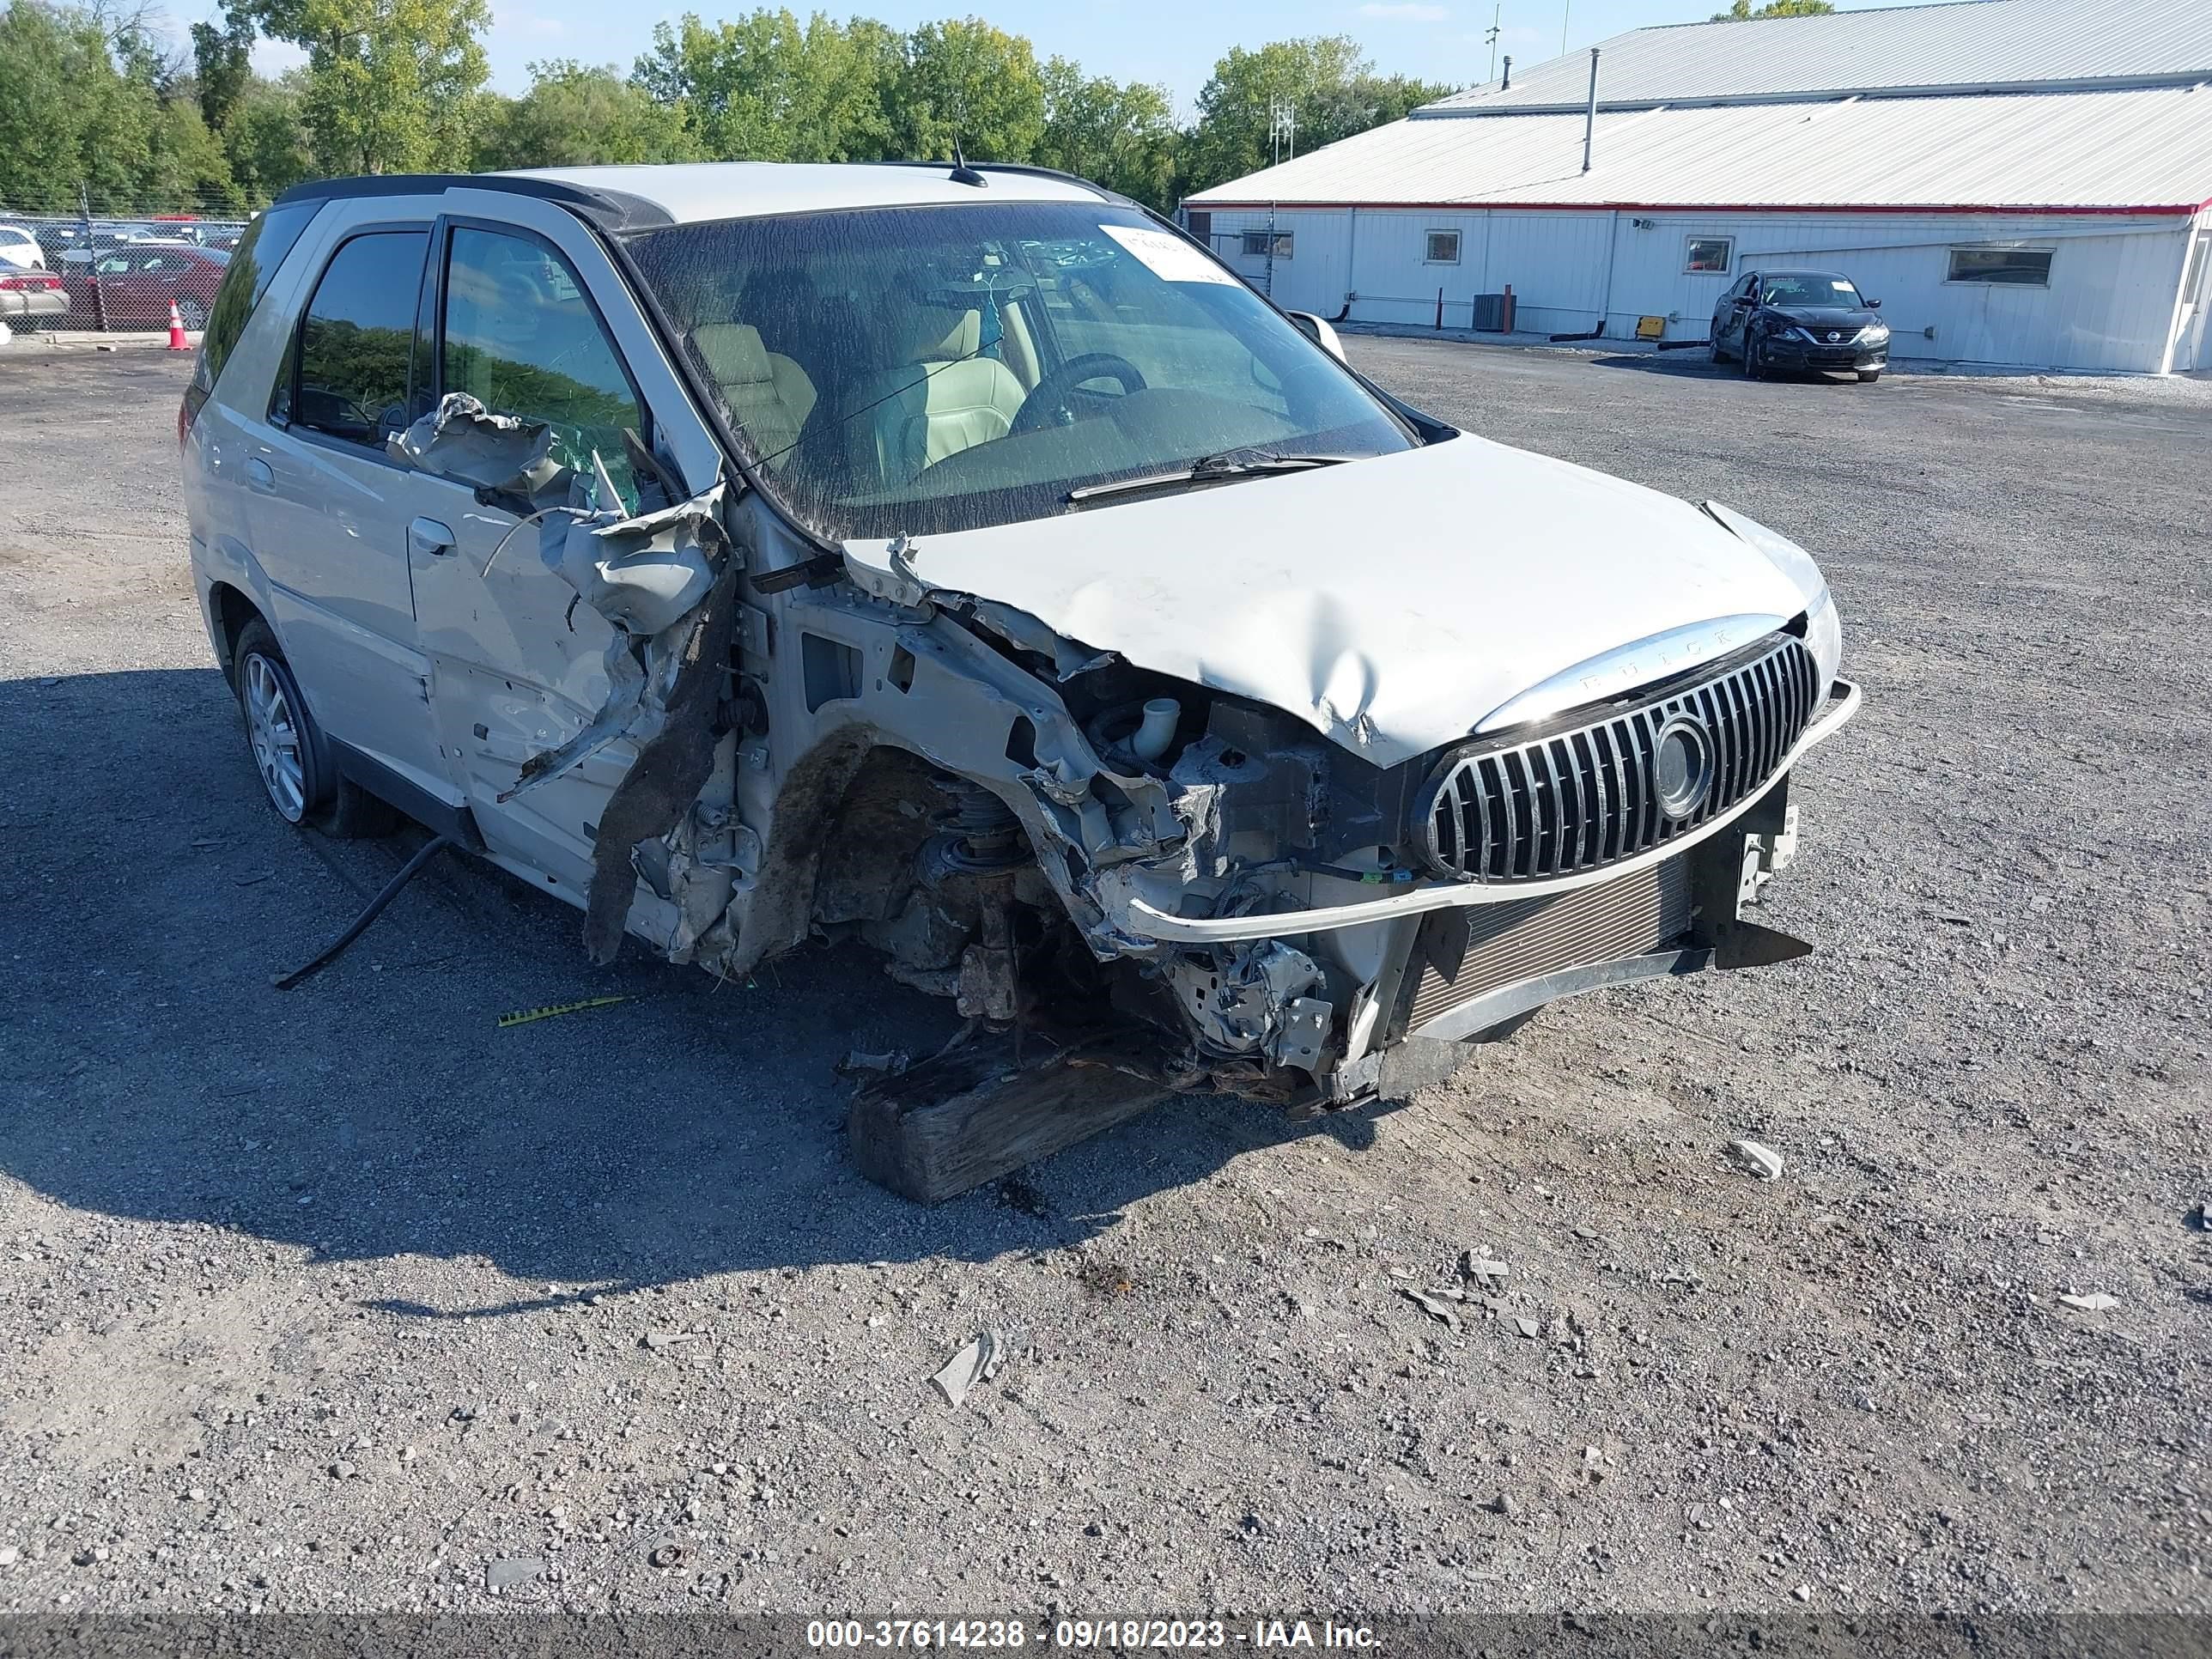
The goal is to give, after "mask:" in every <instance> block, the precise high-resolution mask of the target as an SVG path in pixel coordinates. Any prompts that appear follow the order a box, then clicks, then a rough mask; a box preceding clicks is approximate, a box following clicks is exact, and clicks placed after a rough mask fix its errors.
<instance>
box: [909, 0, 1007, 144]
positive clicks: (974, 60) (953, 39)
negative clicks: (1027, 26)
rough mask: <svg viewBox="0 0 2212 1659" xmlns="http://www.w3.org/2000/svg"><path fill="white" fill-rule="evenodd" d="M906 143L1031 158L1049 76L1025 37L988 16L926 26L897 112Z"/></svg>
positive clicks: (912, 51)
mask: <svg viewBox="0 0 2212 1659" xmlns="http://www.w3.org/2000/svg"><path fill="white" fill-rule="evenodd" d="M892 116H893V128H894V131H895V133H896V137H897V139H898V143H899V147H900V149H902V150H903V151H904V152H905V154H907V155H909V156H913V157H915V158H916V159H918V160H923V161H934V160H949V159H950V158H951V155H952V151H953V145H954V143H956V142H957V143H958V144H959V146H960V150H961V153H962V154H963V155H965V156H967V158H968V159H969V161H1028V160H1029V159H1030V157H1031V156H1032V155H1035V154H1036V148H1037V143H1038V141H1039V140H1041V139H1042V137H1044V77H1043V76H1042V73H1040V72H1039V70H1038V69H1037V61H1036V52H1035V51H1034V50H1032V49H1031V47H1030V43H1029V42H1028V41H1027V40H1024V39H1023V38H1022V37H1021V36H1020V35H1018V34H1008V33H1006V31H1005V30H1003V29H999V28H994V27H992V26H991V25H990V24H988V23H986V22H985V21H983V20H982V19H981V18H980V17H969V18H948V19H946V20H945V21H944V22H941V23H925V24H923V25H922V26H921V27H920V28H918V29H916V30H915V32H914V33H912V34H911V35H909V36H908V37H907V54H906V74H905V75H904V76H902V78H901V80H900V82H899V87H898V95H897V101H896V105H895V106H894V108H893V111H892Z"/></svg>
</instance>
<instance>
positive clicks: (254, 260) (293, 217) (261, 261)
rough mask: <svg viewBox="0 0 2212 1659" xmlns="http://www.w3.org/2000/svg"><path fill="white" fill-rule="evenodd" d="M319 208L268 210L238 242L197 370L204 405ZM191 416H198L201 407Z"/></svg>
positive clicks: (194, 374)
mask: <svg viewBox="0 0 2212 1659" xmlns="http://www.w3.org/2000/svg"><path fill="white" fill-rule="evenodd" d="M320 205H321V204H319V203H316V202H295V203H294V204H291V205H290V206H289V207H276V208H270V210H268V211H267V212H265V213H264V214H263V215H262V216H260V217H259V218H258V219H256V220H255V221H254V222H252V224H250V225H248V226H247V227H246V234H244V235H243V236H241V237H240V238H239V239H238V246H237V247H236V248H235V249H234V251H233V252H232V253H231V256H230V264H228V265H227V266H226V267H224V270H223V275H222V287H220V288H218V289H216V291H215V304H214V305H213V306H212V307H210V308H209V311H208V325H207V332H206V334H205V335H204V336H203V337H201V343H200V357H199V362H197V364H196V365H194V367H193V371H192V385H193V386H194V387H195V388H196V389H197V393H198V396H199V398H200V399H201V400H202V401H204V400H205V399H206V397H207V394H208V393H209V392H211V391H213V390H214V389H215V383H216V377H217V376H218V375H220V374H222V366H223V363H224V362H226V361H227V360H228V358H229V356H230V353H231V348H232V347H234V346H235V345H236V344H237V343H238V338H239V336H240V335H241V334H243V333H245V332H246V321H247V319H249V318H251V317H252V315H253V307H255V306H257V305H258V304H260V303H261V295H262V294H263V293H264V291H265V290H266V289H268V287H269V282H270V278H271V277H273V276H276V267H277V266H278V265H280V264H283V263H284V256H285V255H286V254H287V253H289V252H291V251H292V244H293V243H294V242H295V241H297V240H299V239H300V233H301V231H303V230H305V229H306V228H307V222H308V221H309V220H311V219H313V217H314V216H315V214H316V212H317V211H318V210H319V208H320ZM186 396H187V398H189V397H191V393H187V394H186ZM193 412H194V413H195V414H197V412H198V406H197V404H195V405H194V407H193Z"/></svg>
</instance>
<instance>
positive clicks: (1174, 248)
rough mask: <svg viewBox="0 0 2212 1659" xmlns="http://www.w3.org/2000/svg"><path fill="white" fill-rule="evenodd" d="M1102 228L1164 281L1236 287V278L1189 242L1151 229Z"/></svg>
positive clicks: (1132, 226) (1135, 226)
mask: <svg viewBox="0 0 2212 1659" xmlns="http://www.w3.org/2000/svg"><path fill="white" fill-rule="evenodd" d="M1098 228H1099V229H1101V230H1103V231H1104V232H1105V233H1106V234H1108V235H1109V236H1111V237H1112V238H1113V239H1114V240H1115V241H1117V242H1119V243H1120V244H1121V246H1123V247H1125V248H1127V249H1128V250H1129V252H1131V253H1133V254H1134V255H1136V257H1137V259H1138V261H1139V264H1142V265H1143V266H1144V267H1145V269H1146V270H1149V271H1151V272H1152V275H1153V276H1158V277H1159V278H1161V279H1162V280H1163V281H1164V282H1170V283H1228V284H1229V285H1230V286H1231V287H1232V288H1233V287H1235V286H1236V283H1237V278H1236V277H1234V276H1231V275H1230V274H1229V273H1228V272H1227V271H1225V270H1223V269H1222V268H1221V267H1220V266H1219V265H1217V264H1214V263H1213V261H1212V260H1211V259H1209V258H1206V255H1205V254H1203V253H1201V252H1199V251H1198V250H1197V249H1196V248H1194V247H1193V246H1191V245H1190V244H1189V243H1188V242H1186V241H1184V240H1182V239H1181V238H1179V237H1175V236H1170V235H1169V234H1167V232H1165V231H1164V230H1147V229H1146V228H1144V227H1143V226H1141V225H1101V226H1099V227H1098Z"/></svg>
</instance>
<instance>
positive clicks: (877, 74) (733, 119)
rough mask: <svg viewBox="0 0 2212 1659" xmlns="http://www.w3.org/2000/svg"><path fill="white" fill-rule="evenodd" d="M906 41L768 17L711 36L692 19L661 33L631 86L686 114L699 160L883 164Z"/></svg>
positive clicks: (750, 18) (821, 21)
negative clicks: (890, 108)
mask: <svg viewBox="0 0 2212 1659" xmlns="http://www.w3.org/2000/svg"><path fill="white" fill-rule="evenodd" d="M903 68H904V60H903V57H902V52H901V51H900V43H899V38H898V36H897V35H896V34H894V33H891V31H890V30H889V29H886V28H885V27H884V26H883V25H882V24H880V23H877V22H874V21H871V20H869V19H866V18H854V20H853V21H852V22H851V23H850V24H849V25H848V26H846V27H839V26H838V25H837V24H836V23H835V22H833V21H831V20H830V19H829V18H827V17H824V16H823V15H822V14H821V13H819V12H817V13H815V14H814V15H813V16H811V17H810V18H809V19H808V20H807V21H805V23H804V24H801V23H800V22H799V19H798V18H797V17H795V16H793V15H792V14H791V13H790V12H789V11H786V10H778V11H769V10H767V9H762V10H758V11H754V12H750V13H748V14H747V15H744V16H743V17H740V18H738V19H736V20H735V21H728V22H724V23H720V24H718V25H715V26H714V27H708V25H706V24H705V23H702V22H701V21H699V19H698V17H697V16H696V15H693V14H691V13H689V12H687V13H685V14H684V15H683V16H682V17H681V18H679V19H678V20H677V21H676V22H675V23H673V24H670V23H657V24H655V25H654V26H653V49H652V50H651V51H650V52H647V53H646V54H645V55H644V56H643V57H641V58H639V59H638V60H637V64H636V67H635V69H634V70H632V72H631V79H632V80H633V81H634V82H635V83H636V84H637V85H638V86H640V87H641V88H644V89H645V91H647V93H648V94H651V95H652V96H653V98H655V99H656V100H659V102H660V103H662V104H663V105H665V106H667V107H669V108H671V109H673V110H676V111H678V112H680V113H681V115H682V117H683V119H684V123H685V125H687V126H688V127H689V128H690V132H691V134H692V137H693V138H694V140H695V141H696V144H697V147H698V149H699V150H700V151H701V152H702V153H703V154H705V155H710V156H713V157H715V158H716V159H718V160H721V161H872V160H876V159H879V158H880V157H882V156H883V155H885V154H887V153H888V145H889V143H890V122H889V119H888V117H887V113H886V109H887V103H888V99H889V96H890V88H891V83H892V82H894V81H895V80H896V77H897V76H899V75H900V74H901V73H902V70H903Z"/></svg>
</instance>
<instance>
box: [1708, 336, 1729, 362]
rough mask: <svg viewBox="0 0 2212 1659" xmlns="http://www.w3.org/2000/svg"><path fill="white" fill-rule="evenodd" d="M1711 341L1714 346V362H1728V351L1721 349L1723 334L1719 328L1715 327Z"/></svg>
mask: <svg viewBox="0 0 2212 1659" xmlns="http://www.w3.org/2000/svg"><path fill="white" fill-rule="evenodd" d="M1710 344H1711V347H1712V352H1713V362H1714V364H1715V365H1716V366H1717V365H1719V364H1722V363H1724V362H1727V361H1728V353H1727V352H1725V351H1723V350H1722V349H1721V335H1720V331H1719V330H1718V329H1715V330H1714V331H1713V337H1712V339H1711V342H1710Z"/></svg>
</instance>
